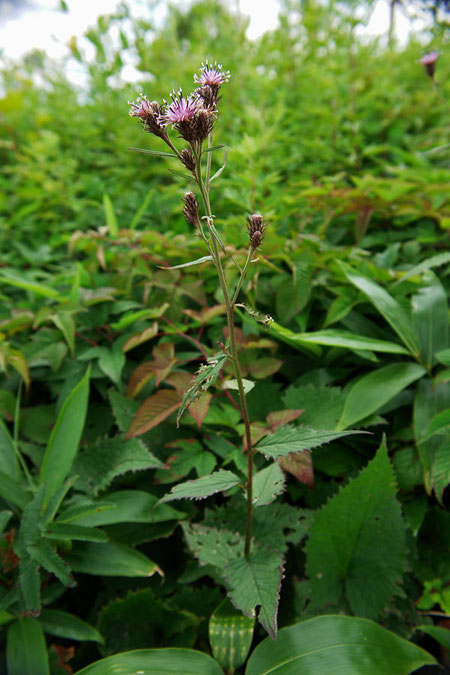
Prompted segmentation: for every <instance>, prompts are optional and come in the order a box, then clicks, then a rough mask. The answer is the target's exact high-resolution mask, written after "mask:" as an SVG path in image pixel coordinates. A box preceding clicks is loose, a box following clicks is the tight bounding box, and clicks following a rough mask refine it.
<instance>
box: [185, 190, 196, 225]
mask: <svg viewBox="0 0 450 675" xmlns="http://www.w3.org/2000/svg"><path fill="white" fill-rule="evenodd" d="M183 204H184V209H183V214H184V217H185V218H186V220H187V222H188V223H189V225H194V227H197V226H198V225H200V218H199V212H198V201H197V197H196V196H195V195H194V193H193V192H186V194H185V195H184V197H183Z"/></svg>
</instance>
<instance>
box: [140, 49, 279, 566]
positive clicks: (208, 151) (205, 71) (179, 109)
mask: <svg viewBox="0 0 450 675" xmlns="http://www.w3.org/2000/svg"><path fill="white" fill-rule="evenodd" d="M229 78H230V73H229V71H224V70H223V69H222V66H221V65H220V64H217V63H214V65H212V64H209V63H208V62H207V61H206V62H205V63H204V64H202V67H201V70H200V73H199V74H198V75H197V74H196V75H194V82H195V83H196V84H197V85H198V87H197V88H196V89H195V90H194V91H193V92H192V93H190V94H189V95H188V96H184V95H183V92H182V90H181V89H180V90H179V91H178V92H175V91H173V92H172V93H171V99H172V101H171V103H167V102H166V101H164V105H163V106H160V105H159V103H157V102H156V101H152V102H150V101H149V100H148V99H147V97H146V96H144V95H142V94H141V95H140V97H139V98H138V99H137V101H136V102H135V103H131V104H130V105H131V109H130V116H132V117H138V118H139V119H140V120H141V121H142V123H143V127H144V130H145V131H148V132H149V133H152V134H154V135H155V136H158V137H159V138H161V139H162V140H163V141H164V142H165V143H166V144H167V145H168V146H169V148H170V149H171V150H172V151H173V153H174V154H175V156H176V157H177V158H178V159H179V161H180V162H181V164H183V166H184V167H185V168H186V169H188V170H189V171H190V172H191V173H192V176H193V179H194V181H195V184H196V186H197V188H198V191H199V195H200V198H201V202H202V208H203V211H204V215H203V216H200V208H199V204H198V201H197V197H196V195H195V194H194V193H193V192H186V194H185V195H184V197H183V203H184V209H183V213H184V216H185V218H186V221H187V222H188V223H189V224H190V225H192V226H193V227H195V228H196V230H197V233H198V234H199V236H200V237H201V239H202V240H203V242H204V243H205V246H206V248H207V249H208V252H209V255H210V257H211V260H212V262H213V263H214V265H215V267H216V270H217V275H218V280H219V284H220V288H221V290H222V294H223V300H224V303H225V309H226V317H227V325H228V335H229V344H228V346H227V348H226V354H227V356H228V358H229V359H230V360H231V362H232V365H233V369H234V374H235V377H236V384H237V389H238V392H239V401H240V409H241V415H242V420H243V423H244V426H245V447H246V452H247V456H248V464H247V468H248V473H247V481H246V485H245V489H246V492H247V527H246V535H245V555H246V556H248V555H249V553H250V547H251V524H252V517H253V498H252V487H253V459H254V452H255V451H254V448H253V444H252V439H251V433H250V418H249V414H248V407H247V401H246V395H245V389H244V382H243V377H242V372H241V367H240V364H239V354H238V351H237V344H236V336H235V323H234V309H235V306H236V302H237V299H238V297H239V292H240V289H241V287H242V283H243V281H244V279H245V277H246V275H247V271H248V268H249V265H250V263H251V261H252V259H253V258H254V255H255V252H256V251H257V249H258V248H259V246H260V245H261V242H262V239H263V236H264V230H265V229H266V222H265V221H264V218H263V217H262V216H261V215H260V214H253V215H252V216H250V217H248V225H247V229H248V235H249V248H248V255H247V259H246V261H245V264H244V267H243V268H241V267H238V269H239V278H238V283H237V286H236V288H235V289H234V292H233V293H232V292H231V291H230V289H229V288H228V286H227V282H226V279H225V273H224V267H223V258H224V257H225V256H226V255H227V252H226V248H225V245H224V243H223V241H222V239H221V237H220V235H219V233H218V231H217V229H216V227H215V224H214V220H215V215H214V214H213V212H212V207H211V201H210V186H211V183H212V181H213V180H214V178H215V177H217V175H219V172H217V173H216V174H215V175H214V176H211V165H212V151H213V146H212V139H213V132H214V124H215V122H216V120H217V116H218V103H219V98H220V97H219V92H220V89H221V86H222V85H223V84H224V83H226V82H227V81H228V80H229ZM169 127H172V129H174V130H175V131H177V132H178V134H179V136H180V137H181V138H182V139H183V140H185V141H186V142H187V143H188V144H189V147H186V148H183V149H182V150H181V151H179V150H178V149H177V148H176V146H175V144H174V143H173V141H172V140H171V138H170V137H169V133H168V129H169ZM205 143H206V144H207V148H205ZM222 168H224V166H223V167H222ZM219 171H221V170H219ZM236 264H237V263H236ZM196 394H198V395H199V392H197V391H194V392H191V395H190V396H188V398H187V400H186V401H185V402H184V405H182V411H183V410H184V409H185V408H186V407H187V405H189V403H191V402H192V401H193V400H194V397H195V395H196Z"/></svg>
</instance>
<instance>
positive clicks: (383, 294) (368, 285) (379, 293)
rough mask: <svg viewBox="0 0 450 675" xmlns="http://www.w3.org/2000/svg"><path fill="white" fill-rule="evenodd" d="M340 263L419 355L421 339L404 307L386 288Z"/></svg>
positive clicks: (404, 341)
mask: <svg viewBox="0 0 450 675" xmlns="http://www.w3.org/2000/svg"><path fill="white" fill-rule="evenodd" d="M338 264H339V266H340V268H341V269H342V271H343V272H344V274H345V276H346V277H347V279H348V280H349V282H350V283H351V284H353V285H354V286H355V287H356V288H358V289H359V290H360V291H362V292H363V293H364V295H365V296H366V297H367V299H368V300H369V301H370V302H371V303H372V304H373V305H374V306H375V307H376V308H377V310H378V311H379V312H380V314H382V315H383V316H384V318H385V319H386V321H387V322H388V323H389V325H390V326H391V328H393V330H394V331H395V332H396V333H397V335H398V336H399V338H400V339H401V340H402V342H403V343H404V344H405V346H406V347H407V348H408V350H409V351H410V352H411V354H412V355H413V356H415V357H418V356H419V339H418V336H417V332H416V330H415V328H414V325H413V323H412V321H411V319H410V318H409V316H408V315H407V314H406V312H405V310H404V309H403V307H402V306H401V305H400V304H399V303H398V302H397V300H395V298H393V297H392V296H391V295H390V294H389V293H388V292H387V291H386V290H385V289H384V288H382V287H381V286H379V285H378V284H376V283H375V282H374V281H372V280H371V279H367V277H364V276H362V274H359V273H358V272H356V271H355V270H353V269H352V268H351V267H350V266H349V265H347V264H345V263H343V262H341V261H338Z"/></svg>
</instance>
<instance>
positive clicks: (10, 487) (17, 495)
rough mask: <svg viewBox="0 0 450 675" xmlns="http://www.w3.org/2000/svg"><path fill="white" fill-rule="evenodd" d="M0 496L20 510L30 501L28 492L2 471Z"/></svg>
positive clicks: (0, 472) (0, 473)
mask: <svg viewBox="0 0 450 675" xmlns="http://www.w3.org/2000/svg"><path fill="white" fill-rule="evenodd" d="M0 496H1V497H3V499H5V500H6V501H7V502H10V503H11V504H14V506H18V507H19V508H20V509H23V508H24V507H25V506H26V505H27V503H28V502H29V501H30V496H29V494H28V492H26V490H24V488H23V487H22V486H21V485H19V484H18V483H17V482H16V481H14V480H12V479H11V478H10V477H9V476H7V475H6V474H5V473H3V471H0Z"/></svg>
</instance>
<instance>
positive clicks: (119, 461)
mask: <svg viewBox="0 0 450 675" xmlns="http://www.w3.org/2000/svg"><path fill="white" fill-rule="evenodd" d="M162 466H163V464H162V462H161V461H160V460H159V459H158V458H157V457H155V456H154V455H153V454H152V453H151V452H150V451H149V450H148V449H147V448H146V446H145V444H144V443H143V442H142V441H141V440H140V439H138V438H131V439H130V440H127V441H124V440H123V437H122V436H116V437H114V438H105V439H101V438H100V439H98V440H97V441H96V443H94V444H93V445H88V446H86V447H84V448H82V449H81V450H80V452H79V453H78V456H77V457H76V459H75V461H74V463H73V467H72V473H73V474H74V475H76V476H78V480H77V482H76V487H77V488H78V489H79V490H82V491H83V492H87V493H92V494H94V495H97V494H98V493H99V492H100V491H101V490H104V489H106V488H107V487H108V485H110V484H111V483H112V481H113V480H114V478H115V477H117V476H121V475H123V474H125V473H128V472H129V471H144V470H146V469H156V468H160V467H162Z"/></svg>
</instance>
